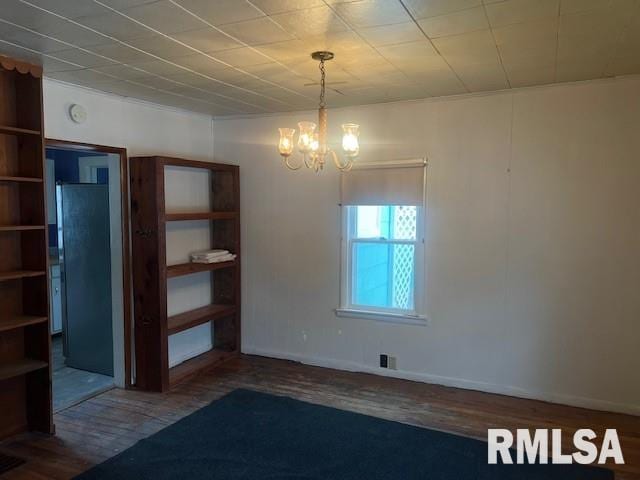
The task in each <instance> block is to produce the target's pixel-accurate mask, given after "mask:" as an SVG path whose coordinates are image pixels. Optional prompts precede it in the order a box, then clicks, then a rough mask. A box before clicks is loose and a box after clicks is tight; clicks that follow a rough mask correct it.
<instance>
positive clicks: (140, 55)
mask: <svg viewBox="0 0 640 480" xmlns="http://www.w3.org/2000/svg"><path fill="white" fill-rule="evenodd" d="M87 50H91V51H92V52H94V53H97V54H99V55H103V56H105V57H109V58H112V59H114V60H116V61H118V62H119V63H130V62H145V61H149V60H153V57H151V56H149V55H147V54H146V53H144V52H141V51H139V50H136V49H135V48H131V47H128V46H126V45H123V44H121V43H109V44H107V45H96V46H94V47H87Z"/></svg>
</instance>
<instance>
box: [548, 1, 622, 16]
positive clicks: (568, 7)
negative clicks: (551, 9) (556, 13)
mask: <svg viewBox="0 0 640 480" xmlns="http://www.w3.org/2000/svg"><path fill="white" fill-rule="evenodd" d="M610 4H611V0H560V15H566V14H570V13H578V12H585V11H588V10H594V9H597V8H603V7H608V6H609V5H610Z"/></svg>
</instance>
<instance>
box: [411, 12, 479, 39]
mask: <svg viewBox="0 0 640 480" xmlns="http://www.w3.org/2000/svg"><path fill="white" fill-rule="evenodd" d="M418 23H419V24H420V27H422V30H423V31H424V33H426V34H427V36H428V37H429V38H438V37H444V36H446V35H459V34H461V33H467V32H473V31H475V30H486V29H488V28H489V22H488V21H487V16H486V14H485V11H484V7H476V8H470V9H467V10H462V11H460V12H455V13H449V14H447V15H440V16H437V17H430V18H425V19H422V20H419V22H418Z"/></svg>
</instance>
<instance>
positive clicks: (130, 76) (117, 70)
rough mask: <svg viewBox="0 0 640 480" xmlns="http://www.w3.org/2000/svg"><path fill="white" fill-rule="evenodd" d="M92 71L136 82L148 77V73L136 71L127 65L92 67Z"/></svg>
mask: <svg viewBox="0 0 640 480" xmlns="http://www.w3.org/2000/svg"><path fill="white" fill-rule="evenodd" d="M92 70H95V71H96V72H100V73H104V74H107V75H112V76H114V77H118V78H120V79H122V80H137V79H140V78H144V77H147V76H149V73H145V72H144V71H142V70H138V69H136V68H133V67H132V66H129V65H123V64H116V65H107V66H104V67H94V68H92Z"/></svg>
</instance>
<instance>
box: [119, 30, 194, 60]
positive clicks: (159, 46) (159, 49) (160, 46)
mask: <svg viewBox="0 0 640 480" xmlns="http://www.w3.org/2000/svg"><path fill="white" fill-rule="evenodd" d="M126 43H127V45H131V46H132V47H135V48H139V49H140V50H144V51H145V52H147V53H150V54H152V55H157V56H158V57H160V58H165V59H169V60H170V59H172V58H178V57H185V56H187V55H193V54H194V53H197V52H195V51H194V50H192V49H190V48H187V47H185V46H184V45H182V44H180V43H179V42H177V41H175V40H173V39H171V38H168V37H166V36H164V35H153V36H145V37H142V38H132V39H130V40H127V42H126Z"/></svg>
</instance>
